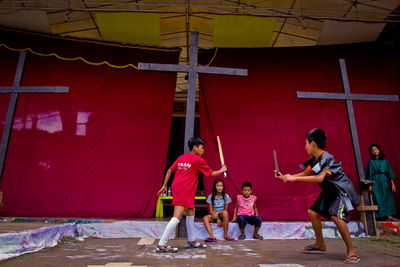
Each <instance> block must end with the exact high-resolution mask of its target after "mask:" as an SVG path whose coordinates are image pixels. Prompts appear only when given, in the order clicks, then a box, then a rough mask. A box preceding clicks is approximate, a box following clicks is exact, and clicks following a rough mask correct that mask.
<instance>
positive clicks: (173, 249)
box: [156, 245, 178, 253]
mask: <svg viewBox="0 0 400 267" xmlns="http://www.w3.org/2000/svg"><path fill="white" fill-rule="evenodd" d="M156 252H157V253H176V252H178V248H177V247H171V246H161V245H157V246H156Z"/></svg>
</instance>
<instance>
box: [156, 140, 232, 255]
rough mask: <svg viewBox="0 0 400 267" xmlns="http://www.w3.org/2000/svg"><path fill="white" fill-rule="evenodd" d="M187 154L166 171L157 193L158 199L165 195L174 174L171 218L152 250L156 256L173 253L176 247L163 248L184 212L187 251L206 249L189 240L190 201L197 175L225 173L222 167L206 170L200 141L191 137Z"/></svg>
mask: <svg viewBox="0 0 400 267" xmlns="http://www.w3.org/2000/svg"><path fill="white" fill-rule="evenodd" d="M188 146H189V149H190V150H191V151H190V152H189V153H185V154H183V155H182V156H180V157H179V158H178V159H177V160H176V161H175V162H174V163H173V164H172V166H171V167H170V168H169V169H168V171H167V173H166V174H165V179H164V185H163V186H162V187H161V189H160V191H158V195H160V194H161V193H165V192H166V191H167V184H168V180H169V178H170V177H171V174H172V172H175V177H174V181H173V182H172V185H171V190H172V196H173V197H172V205H173V206H174V215H173V217H172V218H171V220H170V221H169V223H168V224H167V226H166V227H165V230H164V233H163V235H162V236H161V239H160V242H158V245H157V246H156V252H177V251H178V248H177V247H171V246H167V242H168V238H169V236H170V235H171V234H172V233H173V232H174V231H175V228H176V226H177V225H178V223H179V221H180V220H181V219H182V215H183V212H186V229H187V233H188V243H187V244H186V247H187V248H206V247H207V246H206V245H204V244H201V243H199V242H196V241H195V239H194V236H193V228H194V214H195V209H194V200H195V196H196V188H197V180H198V177H199V172H202V173H203V174H204V175H205V176H218V175H220V174H221V173H223V172H226V171H227V168H226V166H222V167H221V169H219V170H218V171H213V170H212V169H211V168H210V167H208V165H207V163H206V161H205V160H204V159H203V158H202V157H201V156H202V155H203V154H204V140H203V139H201V138H200V137H192V138H190V139H189V141H188Z"/></svg>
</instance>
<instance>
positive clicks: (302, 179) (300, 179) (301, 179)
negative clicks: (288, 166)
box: [278, 172, 326, 183]
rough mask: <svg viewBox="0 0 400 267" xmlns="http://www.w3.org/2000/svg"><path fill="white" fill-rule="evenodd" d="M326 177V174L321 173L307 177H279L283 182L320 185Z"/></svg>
mask: <svg viewBox="0 0 400 267" xmlns="http://www.w3.org/2000/svg"><path fill="white" fill-rule="evenodd" d="M325 176H326V172H321V173H320V174H317V175H307V176H302V175H299V176H295V175H291V174H285V175H283V176H279V177H278V178H280V179H281V180H282V181H283V182H285V183H286V182H288V181H289V182H306V183H322V181H323V180H324V178H325Z"/></svg>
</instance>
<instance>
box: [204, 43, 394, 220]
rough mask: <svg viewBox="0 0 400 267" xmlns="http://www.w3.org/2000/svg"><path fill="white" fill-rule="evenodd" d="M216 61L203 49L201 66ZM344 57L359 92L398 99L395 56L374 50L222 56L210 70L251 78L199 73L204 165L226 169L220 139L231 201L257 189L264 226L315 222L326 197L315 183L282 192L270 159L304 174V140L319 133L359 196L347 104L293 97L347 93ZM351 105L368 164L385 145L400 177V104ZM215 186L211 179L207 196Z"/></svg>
mask: <svg viewBox="0 0 400 267" xmlns="http://www.w3.org/2000/svg"><path fill="white" fill-rule="evenodd" d="M211 56H212V52H211V51H203V55H201V56H200V59H201V60H203V61H204V62H206V61H208V60H209V58H210V57H211ZM339 58H344V59H345V60H346V64H347V72H348V75H349V82H350V87H351V92H352V93H371V94H399V93H400V54H399V52H398V49H397V50H396V49H395V48H394V47H377V46H376V45H374V44H359V45H344V46H325V47H307V48H273V49H272V48H266V49H220V50H219V51H218V53H217V56H216V58H215V60H214V62H213V64H212V65H213V66H221V67H236V68H247V69H248V73H249V75H248V77H233V76H222V75H200V85H201V98H200V121H201V123H200V125H201V135H202V136H203V137H204V138H205V140H206V142H207V148H206V154H205V158H206V160H207V161H208V162H209V164H211V165H213V164H217V163H218V162H219V157H218V149H217V145H216V136H217V135H219V136H220V137H221V142H222V146H223V151H224V155H225V162H226V164H227V166H228V169H229V173H230V178H228V179H227V180H226V183H227V185H226V187H227V193H228V194H230V195H231V196H235V195H237V194H240V187H241V184H242V182H244V181H249V182H251V183H252V184H253V193H254V194H255V195H256V196H257V197H258V203H257V206H258V210H259V212H260V215H261V217H262V218H263V219H264V220H308V216H307V212H306V211H307V208H308V207H309V206H310V205H311V204H312V203H313V201H314V200H315V199H316V197H317V196H318V194H319V192H320V189H319V187H318V185H317V184H307V183H289V184H283V183H281V182H280V181H279V180H277V179H275V178H274V174H273V170H274V161H273V154H272V151H273V149H276V150H277V153H278V160H279V164H280V168H281V170H282V171H283V172H284V173H287V172H289V173H298V172H300V171H301V170H300V168H299V167H298V166H299V165H300V164H301V163H302V162H303V161H304V160H306V159H307V158H308V155H307V154H306V152H305V149H304V146H305V134H306V133H307V132H308V131H309V130H311V129H312V128H316V127H319V128H322V129H324V130H325V131H326V133H327V136H328V144H327V148H326V150H327V151H329V152H330V153H331V154H333V155H334V156H335V157H336V159H337V160H338V161H341V162H342V166H343V168H344V170H345V172H346V173H347V174H348V175H349V176H350V178H351V179H352V180H353V182H355V184H356V186H357V188H358V184H357V173H356V168H355V160H354V156H353V150H352V143H351V137H350V129H349V124H348V120H347V113H346V106H345V103H344V101H342V100H335V101H331V100H314V99H298V98H297V97H296V91H314V92H338V93H342V92H343V89H342V85H341V77H340V70H339V63H338V59H339ZM353 104H354V110H355V117H356V123H357V130H358V133H359V140H360V146H361V153H362V159H363V163H364V166H365V165H366V163H367V162H368V160H369V155H368V145H369V144H370V143H378V144H380V145H381V146H382V148H383V150H384V151H385V153H386V156H387V159H388V161H389V163H390V164H391V166H392V168H393V170H394V172H395V173H396V175H397V176H400V142H399V139H398V136H400V123H399V117H400V103H398V102H397V103H382V102H360V101H354V102H353ZM395 181H396V185H397V188H398V191H397V193H396V194H395V197H396V201H397V209H398V210H399V208H400V195H399V192H400V183H399V179H398V178H397V179H396V180H395ZM212 182H213V179H205V188H206V193H207V194H209V193H211V188H212ZM231 206H232V207H231V209H232V208H233V205H231Z"/></svg>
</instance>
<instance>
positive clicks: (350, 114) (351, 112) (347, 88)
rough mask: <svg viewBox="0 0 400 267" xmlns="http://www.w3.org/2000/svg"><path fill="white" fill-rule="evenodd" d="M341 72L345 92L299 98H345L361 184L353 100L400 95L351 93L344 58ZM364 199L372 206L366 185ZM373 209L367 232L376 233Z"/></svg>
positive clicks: (303, 94)
mask: <svg viewBox="0 0 400 267" xmlns="http://www.w3.org/2000/svg"><path fill="white" fill-rule="evenodd" d="M339 64H340V73H341V76H342V85H343V90H344V93H343V94H339V93H322V92H300V91H297V97H298V98H314V99H331V100H345V101H346V108H347V116H348V119H349V124H350V132H351V140H352V143H353V153H354V157H355V160H356V166H357V174H358V179H359V182H360V184H361V185H363V184H364V185H365V184H367V180H365V174H364V168H363V164H362V160H361V151H360V144H359V142H358V134H357V127H356V120H355V117H354V109H353V100H363V101H391V102H396V101H397V102H398V101H399V97H398V96H397V95H371V94H352V93H350V85H349V81H348V76H347V71H346V63H345V61H344V59H339ZM361 193H362V196H363V197H362V199H363V201H364V203H363V204H364V206H371V203H370V198H369V197H368V191H367V187H366V186H362V188H361ZM373 218H374V217H373V211H371V210H369V211H367V213H366V221H367V229H366V230H367V233H370V234H371V235H375V234H376V231H375V229H374V220H373Z"/></svg>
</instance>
